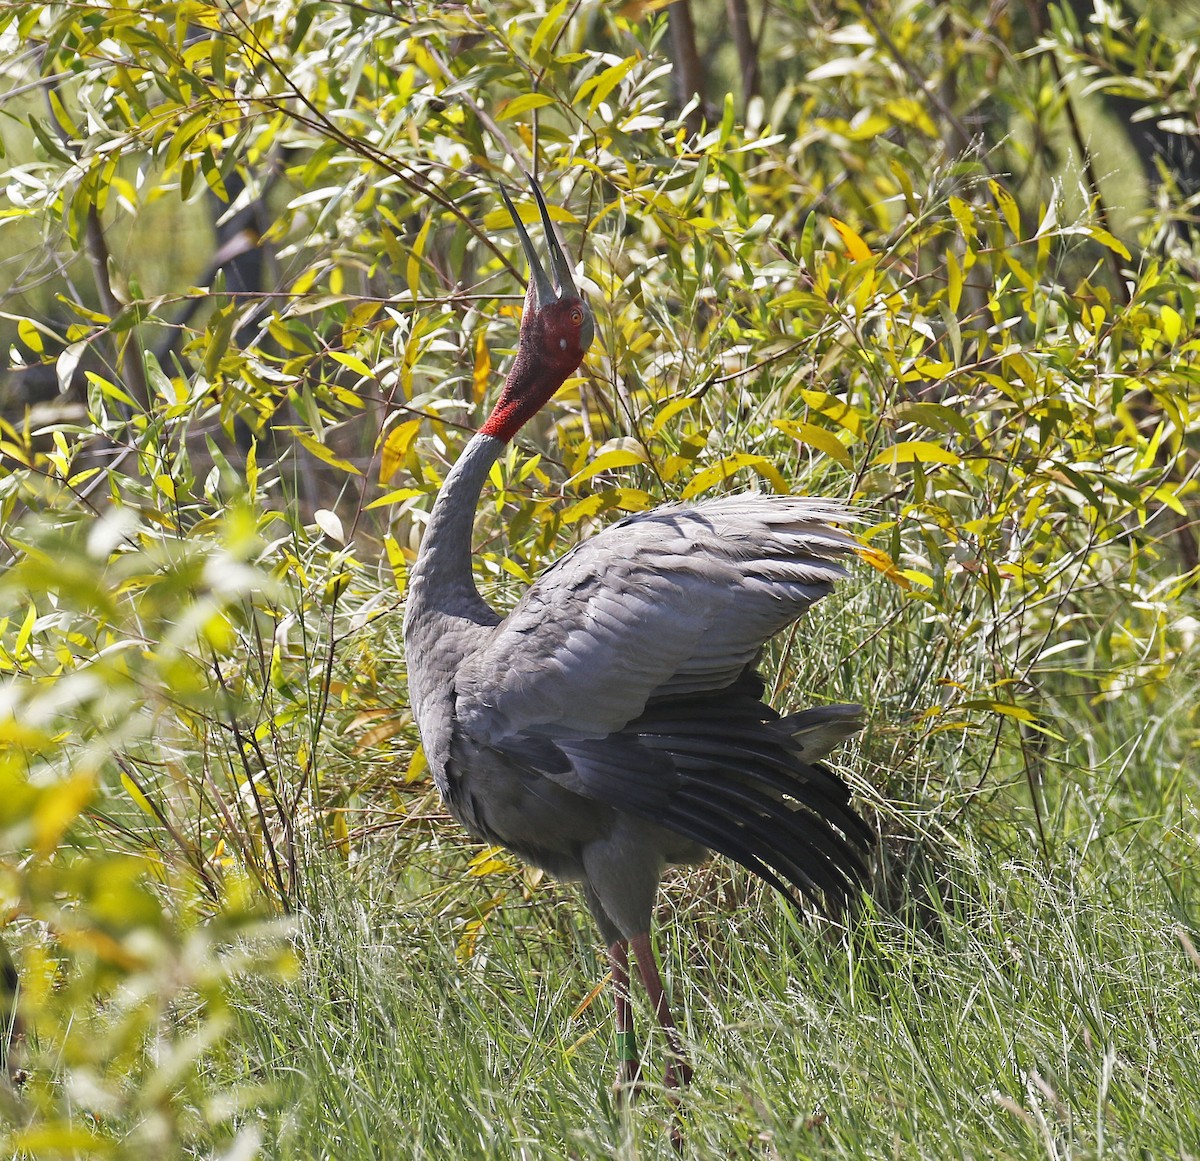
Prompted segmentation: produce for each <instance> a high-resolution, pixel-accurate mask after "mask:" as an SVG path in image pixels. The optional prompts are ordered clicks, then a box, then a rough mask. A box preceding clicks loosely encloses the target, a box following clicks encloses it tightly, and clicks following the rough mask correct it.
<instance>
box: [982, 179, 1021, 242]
mask: <svg viewBox="0 0 1200 1161" xmlns="http://www.w3.org/2000/svg"><path fill="white" fill-rule="evenodd" d="M988 189H990V190H991V191H992V197H994V198H995V199H996V204H997V205H998V206H999V207H1000V212H1001V213H1002V214H1003V215H1004V220H1005V221H1006V222H1007V223H1008V228H1009V229H1010V230H1012V232H1013V236H1014V237H1016V238H1020V236H1021V211H1020V209H1018V207H1017V199H1016V198H1014V197H1013V196H1012V194H1010V193H1009V192H1008V190H1006V189H1005V188H1004V186H1002V185H1001V184H1000V183H999V182H998V181H995V180H990V181H989V182H988Z"/></svg>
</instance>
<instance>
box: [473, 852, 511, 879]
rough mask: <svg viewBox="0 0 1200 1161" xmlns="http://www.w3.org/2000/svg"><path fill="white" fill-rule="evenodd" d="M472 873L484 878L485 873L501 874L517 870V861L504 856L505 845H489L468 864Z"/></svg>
mask: <svg viewBox="0 0 1200 1161" xmlns="http://www.w3.org/2000/svg"><path fill="white" fill-rule="evenodd" d="M467 866H468V868H469V869H470V874H472V875H474V876H476V877H478V878H483V876H485V875H499V874H503V873H505V872H508V871H514V870H516V867H517V865H516V863H514V862H513V861H512V860H511V859H508V858H505V857H504V848H503V847H488V848H487V850H485V851H480V853H479V854H477V855H476V856H475V857H474V858H473V859H472V860H471V861H470V862H469V863H468V864H467Z"/></svg>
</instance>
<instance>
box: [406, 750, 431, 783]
mask: <svg viewBox="0 0 1200 1161" xmlns="http://www.w3.org/2000/svg"><path fill="white" fill-rule="evenodd" d="M428 769H429V763H428V762H426V761H425V748H424V747H423V746H417V748H416V749H415V750H414V751H413V756H412V757H411V758H410V759H409V760H408V769H407V770H405V771H404V781H405V782H416V781H417V779H418V778H420V777H421V776H422V775H423V774H424V773H425V771H426V770H428Z"/></svg>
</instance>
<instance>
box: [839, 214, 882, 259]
mask: <svg viewBox="0 0 1200 1161" xmlns="http://www.w3.org/2000/svg"><path fill="white" fill-rule="evenodd" d="M829 224H830V225H831V226H833V228H834V229H835V230H837V232H838V235H839V236H840V237H841V239H842V242H843V244H844V245H845V247H846V253H847V254H848V255H849V256H850V257H851V258H852V259H853V260H854V261H855V262H869V261H870V260H871V259H872V258H873V257H874V255H873V254H872V253H871V247H870V246H868V245H867V244H866V242H864V241H863V240H862V239H861V238H860V237H859V236H858V235H857V234H856V233H855V232H854V231H853V230H852V229H851V228H850V227H849V226H847V225H846V223H845V222H842V221H839V220H838V219H837V218H830V219H829Z"/></svg>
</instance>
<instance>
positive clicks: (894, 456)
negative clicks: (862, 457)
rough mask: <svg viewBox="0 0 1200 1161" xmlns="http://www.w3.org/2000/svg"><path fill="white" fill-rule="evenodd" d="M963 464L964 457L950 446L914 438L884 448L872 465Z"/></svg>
mask: <svg viewBox="0 0 1200 1161" xmlns="http://www.w3.org/2000/svg"><path fill="white" fill-rule="evenodd" d="M911 463H921V464H955V465H957V464H961V463H962V459H961V457H959V456H958V455H956V454H955V453H954V452H952V451H950V450H949V449H948V448H944V447H942V446H941V445H940V444H936V443H930V442H929V441H928V440H923V439H914V440H912V441H911V442H909V443H898V444H894V445H893V446H892V447H889V448H884V450H883V451H881V452H880V453H879V454H878V455H877V456H876V457H875V458H874V459H873V460H872V461H871V466H872V467H882V466H885V465H887V464H911Z"/></svg>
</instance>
